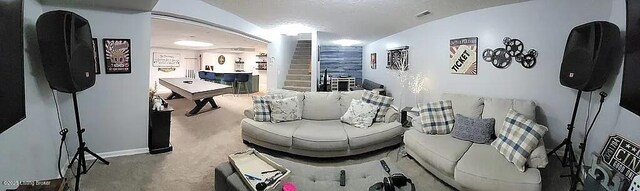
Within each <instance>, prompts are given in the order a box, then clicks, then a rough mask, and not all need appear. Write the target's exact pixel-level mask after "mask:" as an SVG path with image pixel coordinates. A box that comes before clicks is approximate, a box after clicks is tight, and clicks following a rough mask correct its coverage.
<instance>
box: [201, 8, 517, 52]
mask: <svg viewBox="0 0 640 191" xmlns="http://www.w3.org/2000/svg"><path fill="white" fill-rule="evenodd" d="M204 1H205V2H208V3H209V4H212V5H213V6H216V7H218V8H221V9H224V10H226V11H229V12H231V13H234V14H236V15H238V16H240V17H242V18H244V19H246V20H248V21H249V22H252V23H254V24H256V25H258V26H260V27H262V28H265V29H272V28H275V27H277V26H279V25H283V24H290V23H299V24H303V25H307V26H309V27H311V28H314V29H316V30H318V31H323V32H326V33H328V34H331V35H329V36H330V37H328V39H326V40H327V41H331V40H335V39H339V38H349V39H355V40H361V41H363V42H364V43H368V42H372V41H374V40H377V39H380V38H383V37H386V36H389V35H392V34H394V33H397V32H400V31H403V30H406V29H409V28H411V27H414V26H417V25H420V24H423V23H426V22H429V21H433V20H436V19H440V18H444V17H448V16H451V15H455V14H459V13H463V12H467V11H472V10H478V9H482V8H488V7H493V6H498V5H505V4H510V3H517V2H523V1H527V0H204ZM425 10H429V11H431V14H429V15H427V16H424V17H421V18H417V17H416V14H418V13H420V12H422V11H425ZM322 40H323V41H324V40H325V39H322ZM321 43H323V44H324V42H321Z"/></svg>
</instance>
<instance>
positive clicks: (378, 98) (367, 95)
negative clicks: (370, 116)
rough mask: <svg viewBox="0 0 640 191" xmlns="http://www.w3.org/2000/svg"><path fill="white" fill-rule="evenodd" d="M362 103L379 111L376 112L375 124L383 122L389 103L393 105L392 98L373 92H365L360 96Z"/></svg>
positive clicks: (389, 106)
mask: <svg viewBox="0 0 640 191" xmlns="http://www.w3.org/2000/svg"><path fill="white" fill-rule="evenodd" d="M362 101H365V102H367V103H370V104H373V105H377V106H378V107H379V108H380V110H378V114H377V116H376V120H375V122H384V119H385V117H386V115H387V111H388V110H389V108H391V103H393V98H392V97H388V96H383V95H378V94H377V93H375V92H373V91H366V92H364V94H363V95H362Z"/></svg>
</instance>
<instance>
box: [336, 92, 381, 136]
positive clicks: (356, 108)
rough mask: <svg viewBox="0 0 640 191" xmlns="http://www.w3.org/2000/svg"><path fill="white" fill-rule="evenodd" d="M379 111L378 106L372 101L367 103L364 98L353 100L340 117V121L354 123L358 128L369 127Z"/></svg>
mask: <svg viewBox="0 0 640 191" xmlns="http://www.w3.org/2000/svg"><path fill="white" fill-rule="evenodd" d="M376 112H378V106H375V105H373V104H370V103H365V102H364V101H362V100H359V99H354V100H351V107H349V109H348V110H347V112H346V113H345V114H344V115H343V116H342V117H340V121H342V122H345V123H347V124H349V125H353V126H355V127H357V128H363V129H366V128H369V127H371V125H372V124H373V119H374V118H375V117H376Z"/></svg>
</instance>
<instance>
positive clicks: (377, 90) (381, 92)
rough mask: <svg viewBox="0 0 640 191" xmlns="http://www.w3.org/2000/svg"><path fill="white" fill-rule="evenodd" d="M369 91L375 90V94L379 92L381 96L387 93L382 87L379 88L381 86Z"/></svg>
mask: <svg viewBox="0 0 640 191" xmlns="http://www.w3.org/2000/svg"><path fill="white" fill-rule="evenodd" d="M371 91H372V92H375V93H376V94H379V95H383V96H386V95H387V94H386V93H387V92H386V91H385V90H384V89H381V88H376V89H372V90H371Z"/></svg>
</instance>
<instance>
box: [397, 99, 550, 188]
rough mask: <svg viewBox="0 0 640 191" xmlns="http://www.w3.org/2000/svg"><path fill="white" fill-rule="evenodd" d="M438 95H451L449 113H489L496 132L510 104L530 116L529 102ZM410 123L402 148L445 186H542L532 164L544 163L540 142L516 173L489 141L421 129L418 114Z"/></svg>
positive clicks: (532, 110)
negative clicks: (461, 137)
mask: <svg viewBox="0 0 640 191" xmlns="http://www.w3.org/2000/svg"><path fill="white" fill-rule="evenodd" d="M441 100H451V102H452V104H453V111H454V113H455V114H461V115H464V116H467V117H472V118H495V119H496V125H495V131H496V135H497V134H498V133H499V132H500V129H501V128H502V125H503V122H504V119H505V118H506V115H507V112H508V111H509V109H510V108H513V109H514V110H515V111H517V112H519V113H521V114H523V115H525V116H527V117H529V118H530V119H534V120H535V119H536V118H535V117H536V113H535V112H536V105H535V103H534V102H533V101H526V100H514V99H499V98H483V97H477V96H470V95H459V94H443V95H442V97H441ZM412 124H413V126H414V128H412V129H411V130H409V131H407V132H405V135H404V143H405V147H406V151H407V153H408V154H409V155H410V156H412V157H413V158H414V159H415V160H416V161H417V162H418V163H420V164H421V165H422V166H423V167H424V168H426V169H427V170H429V171H430V172H431V173H432V174H434V175H435V176H437V177H438V178H440V179H441V180H443V181H445V182H446V183H448V184H449V185H451V186H453V187H455V188H457V189H459V190H487V191H489V190H490V191H500V190H518V191H529V190H530V191H539V190H541V189H542V179H541V176H540V171H539V170H538V168H544V167H546V165H547V164H548V160H547V155H546V152H545V147H544V142H543V141H541V142H540V143H539V144H538V147H537V148H536V149H535V150H534V151H533V152H532V154H531V156H530V157H529V160H528V161H527V169H526V171H525V172H520V171H518V170H517V169H516V167H515V166H514V165H513V164H512V163H510V162H509V161H507V159H505V157H504V156H503V155H501V154H500V153H499V152H498V151H497V150H496V149H495V148H494V147H493V146H491V145H489V144H475V143H471V142H468V141H462V140H459V139H455V138H453V137H451V135H428V134H425V133H423V132H422V129H421V127H422V124H421V123H420V119H414V120H413V121H412ZM454 129H455V126H454Z"/></svg>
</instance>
